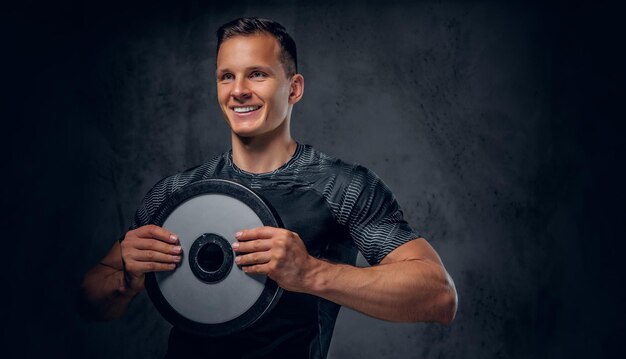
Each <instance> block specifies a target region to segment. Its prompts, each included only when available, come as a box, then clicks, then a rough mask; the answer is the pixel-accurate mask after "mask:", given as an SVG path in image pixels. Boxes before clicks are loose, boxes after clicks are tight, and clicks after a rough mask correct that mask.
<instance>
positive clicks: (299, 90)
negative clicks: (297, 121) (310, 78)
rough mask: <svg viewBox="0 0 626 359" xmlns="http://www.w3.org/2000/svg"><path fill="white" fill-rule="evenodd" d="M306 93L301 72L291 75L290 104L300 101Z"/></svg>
mask: <svg viewBox="0 0 626 359" xmlns="http://www.w3.org/2000/svg"><path fill="white" fill-rule="evenodd" d="M303 95H304V77H303V76H302V75H300V74H295V75H293V76H292V77H291V85H290V89H289V104H291V105H293V104H294V103H296V102H298V101H300V99H301V98H302V96H303Z"/></svg>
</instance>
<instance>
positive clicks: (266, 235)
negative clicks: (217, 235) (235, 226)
mask: <svg viewBox="0 0 626 359" xmlns="http://www.w3.org/2000/svg"><path fill="white" fill-rule="evenodd" d="M282 230H283V229H281V228H276V227H269V226H266V227H257V228H252V229H243V230H241V231H239V232H237V233H235V238H237V240H239V241H249V240H253V239H270V238H272V237H273V236H275V235H276V234H277V233H279V232H280V231H282Z"/></svg>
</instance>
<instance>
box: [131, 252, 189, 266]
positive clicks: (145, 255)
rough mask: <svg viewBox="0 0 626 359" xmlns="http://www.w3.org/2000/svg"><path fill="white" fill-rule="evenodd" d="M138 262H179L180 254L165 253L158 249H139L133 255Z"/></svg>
mask: <svg viewBox="0 0 626 359" xmlns="http://www.w3.org/2000/svg"><path fill="white" fill-rule="evenodd" d="M132 258H133V259H134V260H136V261H138V262H159V263H179V262H180V260H181V257H180V256H175V255H171V254H163V253H160V252H157V251H137V253H135V254H134V255H133V257H132Z"/></svg>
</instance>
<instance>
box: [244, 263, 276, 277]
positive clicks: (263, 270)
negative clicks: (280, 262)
mask: <svg viewBox="0 0 626 359" xmlns="http://www.w3.org/2000/svg"><path fill="white" fill-rule="evenodd" d="M241 269H242V270H243V271H244V272H245V273H247V274H265V275H267V274H268V273H269V266H268V265H267V264H255V265H250V266H245V267H241Z"/></svg>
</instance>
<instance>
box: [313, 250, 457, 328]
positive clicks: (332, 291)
mask: <svg viewBox="0 0 626 359" xmlns="http://www.w3.org/2000/svg"><path fill="white" fill-rule="evenodd" d="M316 261H317V262H316V265H315V266H314V268H315V269H314V270H313V271H312V272H311V276H310V280H309V283H310V284H309V286H308V287H309V293H310V294H314V295H317V296H320V297H323V298H325V299H328V300H330V301H332V302H335V303H337V304H340V305H344V306H347V307H349V308H352V309H354V310H357V311H359V312H363V313H365V314H367V315H370V316H372V317H376V318H379V319H384V320H390V321H398V322H415V321H437V322H442V323H448V322H450V321H452V319H453V318H454V314H455V312H456V301H457V298H456V290H455V288H454V283H453V282H452V279H451V278H450V276H449V275H448V274H447V272H446V271H445V269H444V268H443V267H442V266H441V265H439V264H438V263H435V262H432V261H429V260H406V261H400V262H394V263H389V264H381V265H377V266H373V267H366V268H359V267H354V266H349V265H343V264H333V263H329V262H325V261H320V260H316Z"/></svg>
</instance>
